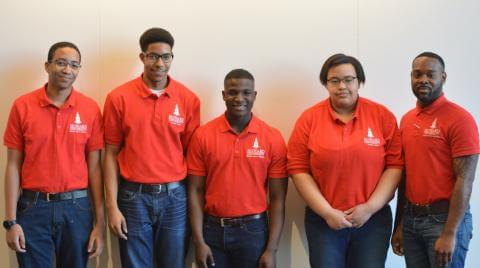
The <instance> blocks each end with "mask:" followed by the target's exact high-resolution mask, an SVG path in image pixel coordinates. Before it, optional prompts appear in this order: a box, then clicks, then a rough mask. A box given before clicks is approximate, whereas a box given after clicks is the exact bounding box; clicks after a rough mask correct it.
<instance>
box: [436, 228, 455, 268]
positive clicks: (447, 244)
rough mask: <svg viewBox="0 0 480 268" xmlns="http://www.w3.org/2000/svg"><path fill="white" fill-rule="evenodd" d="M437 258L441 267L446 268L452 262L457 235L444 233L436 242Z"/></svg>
mask: <svg viewBox="0 0 480 268" xmlns="http://www.w3.org/2000/svg"><path fill="white" fill-rule="evenodd" d="M434 248H435V257H436V259H437V264H438V265H439V266H442V267H443V266H446V265H448V264H449V263H450V262H452V256H453V250H454V248H455V234H446V233H442V234H441V235H440V237H438V239H437V241H436V242H435V247H434Z"/></svg>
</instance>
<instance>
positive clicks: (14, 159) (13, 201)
mask: <svg viewBox="0 0 480 268" xmlns="http://www.w3.org/2000/svg"><path fill="white" fill-rule="evenodd" d="M22 164H23V152H20V151H17V150H13V149H8V150H7V166H6V169H5V218H6V219H8V220H15V219H16V217H17V201H18V197H19V194H20V172H21V169H22Z"/></svg>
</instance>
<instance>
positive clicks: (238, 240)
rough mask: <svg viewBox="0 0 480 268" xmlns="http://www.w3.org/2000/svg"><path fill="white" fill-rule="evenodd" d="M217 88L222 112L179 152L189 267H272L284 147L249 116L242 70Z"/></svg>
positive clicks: (283, 186) (249, 88)
mask: <svg viewBox="0 0 480 268" xmlns="http://www.w3.org/2000/svg"><path fill="white" fill-rule="evenodd" d="M224 87H225V89H224V91H223V92H222V95H223V100H224V101H225V104H226V106H227V111H226V112H225V114H222V115H221V116H219V117H217V118H216V119H214V120H212V121H211V122H209V123H207V124H206V125H205V126H202V127H200V128H199V129H198V130H197V131H196V132H195V134H194V136H193V138H192V142H191V144H190V147H189V150H188V155H187V160H188V174H189V177H188V180H189V209H190V212H189V213H190V215H189V216H190V222H191V225H192V231H193V241H194V243H195V251H196V263H197V265H198V266H199V267H205V268H206V267H207V266H208V267H212V266H215V267H219V268H222V267H234V268H235V267H238V268H249V267H252V268H254V267H255V268H256V267H262V268H263V267H275V263H276V261H275V254H276V251H277V248H278V243H279V240H280V234H281V232H282V227H283V221H284V216H285V195H286V191H287V172H286V145H285V142H284V140H283V138H282V135H281V134H280V132H279V131H278V130H276V129H274V128H272V127H270V126H269V125H267V124H266V123H265V122H263V121H261V120H260V119H258V118H257V117H256V116H255V115H253V114H252V107H253V103H254V101H255V98H256V95H257V92H256V91H255V90H254V79H253V76H252V75H251V74H250V73H249V72H248V71H246V70H243V69H235V70H233V71H231V72H229V73H228V74H227V76H226V77H225V81H224ZM267 190H268V193H269V196H268V197H267ZM267 200H269V202H267ZM267 211H268V212H267ZM267 225H268V226H267Z"/></svg>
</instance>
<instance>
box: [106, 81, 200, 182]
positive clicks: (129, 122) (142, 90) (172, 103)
mask: <svg viewBox="0 0 480 268" xmlns="http://www.w3.org/2000/svg"><path fill="white" fill-rule="evenodd" d="M104 118H105V141H106V143H107V144H113V145H117V146H120V147H121V149H120V153H119V154H118V157H117V160H118V164H119V167H120V172H121V174H122V176H123V177H124V178H125V179H126V180H129V181H133V182H139V183H167V182H174V181H179V180H182V179H184V178H185V176H186V175H187V164H186V161H185V159H184V152H185V150H186V148H187V145H188V143H189V141H190V138H191V136H192V134H193V131H194V130H195V129H196V128H197V127H198V126H199V124H200V101H199V99H198V98H197V96H196V95H195V94H194V93H193V92H191V91H190V90H189V89H188V88H186V87H185V86H184V85H182V84H180V83H179V82H177V81H175V80H173V79H172V78H171V77H169V82H168V86H167V87H166V88H165V93H163V94H162V95H160V96H157V95H155V94H153V93H152V92H151V90H150V89H149V88H148V87H147V85H146V84H145V83H144V82H143V80H142V77H141V76H140V77H138V78H136V79H134V80H132V81H129V82H127V83H125V84H123V85H121V86H119V87H118V88H116V89H114V90H113V91H112V92H110V94H108V96H107V100H106V102H105V107H104Z"/></svg>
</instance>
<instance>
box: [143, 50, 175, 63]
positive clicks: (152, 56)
mask: <svg viewBox="0 0 480 268" xmlns="http://www.w3.org/2000/svg"><path fill="white" fill-rule="evenodd" d="M143 55H145V59H146V60H147V61H148V62H149V63H156V62H157V61H158V59H162V61H163V63H169V62H171V61H172V59H173V54H172V53H164V54H161V55H159V54H157V53H153V52H150V53H143Z"/></svg>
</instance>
